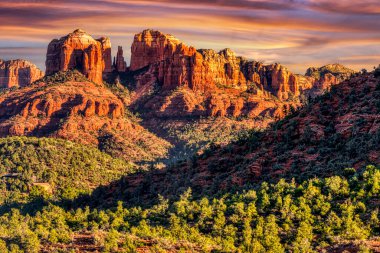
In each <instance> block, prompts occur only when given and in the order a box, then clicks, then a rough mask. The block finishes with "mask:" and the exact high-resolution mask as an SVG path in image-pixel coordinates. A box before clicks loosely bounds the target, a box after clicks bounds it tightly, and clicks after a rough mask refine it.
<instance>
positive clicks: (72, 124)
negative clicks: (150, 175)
mask: <svg viewBox="0 0 380 253" xmlns="http://www.w3.org/2000/svg"><path fill="white" fill-rule="evenodd" d="M71 73H72V72H71V71H68V72H65V73H63V72H59V73H56V74H55V75H54V76H48V77H46V78H45V79H44V80H43V81H41V82H40V83H36V84H34V85H30V86H27V87H24V88H22V89H17V90H15V91H11V92H8V93H6V94H2V95H1V96H0V136H1V137H5V136H9V135H18V136H21V135H25V136H37V137H40V136H46V137H56V138H63V139H68V140H72V141H75V142H79V143H83V144H88V145H93V146H96V147H99V148H101V149H102V150H104V151H106V152H109V153H112V154H115V155H117V156H123V157H125V158H127V159H128V160H131V161H136V160H138V161H143V160H151V159H154V158H156V157H159V156H162V155H164V154H165V152H166V149H167V147H168V146H169V144H168V143H167V142H166V141H164V140H162V139H160V138H158V137H156V136H155V135H153V134H151V133H150V132H148V131H147V130H145V129H144V128H143V127H141V126H140V125H139V124H138V123H137V122H135V121H133V120H131V119H130V118H128V117H127V116H126V109H125V107H124V104H123V102H122V101H121V100H120V99H119V98H118V97H117V96H116V95H114V94H113V93H112V92H111V91H110V90H109V89H107V88H105V87H103V86H99V85H96V84H94V83H92V82H90V81H88V80H86V79H85V77H83V76H81V75H80V74H79V73H78V74H74V78H68V76H69V75H71ZM77 75H79V77H78V76H77ZM62 80H66V81H62Z"/></svg>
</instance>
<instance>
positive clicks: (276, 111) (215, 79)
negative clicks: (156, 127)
mask: <svg viewBox="0 0 380 253" xmlns="http://www.w3.org/2000/svg"><path fill="white" fill-rule="evenodd" d="M322 69H323V70H322ZM129 70H130V75H132V77H133V79H132V80H133V81H134V83H132V84H131V83H129V84H128V83H127V86H129V87H132V90H133V91H134V94H133V96H132V108H138V109H137V110H138V111H139V110H140V111H142V112H143V113H144V114H145V113H148V114H149V115H150V116H155V117H164V118H170V117H177V118H178V117H192V116H195V117H199V116H202V117H207V116H230V117H249V118H252V119H257V118H259V117H268V118H272V119H273V118H281V117H283V116H284V115H285V114H286V111H288V110H289V108H290V107H298V106H299V105H300V95H302V94H303V95H304V96H305V95H310V94H311V95H312V94H314V93H321V92H322V91H323V90H326V89H328V88H329V87H330V86H331V85H333V84H334V85H335V84H337V83H339V82H340V81H342V80H344V79H346V78H348V77H349V76H350V75H351V74H352V73H354V71H352V70H349V69H347V68H344V67H343V66H342V67H341V68H339V67H338V65H330V67H329V66H326V67H323V68H321V70H319V71H320V72H318V73H319V74H317V71H318V69H314V68H311V69H309V70H308V73H307V75H305V76H302V75H296V74H293V73H291V72H290V71H289V70H287V69H286V68H285V67H284V66H282V65H280V64H277V63H276V64H270V65H264V64H263V63H261V62H256V61H249V60H246V59H244V58H243V57H239V56H236V55H235V53H234V52H233V51H232V50H230V49H224V50H222V51H220V52H215V51H214V50H196V49H195V48H194V47H191V46H187V45H185V44H184V43H182V42H181V41H180V40H178V39H177V38H175V37H174V36H172V35H165V34H163V33H161V32H158V31H153V30H145V31H143V32H142V33H139V34H136V35H135V38H134V41H133V44H132V48H131V67H130V69H129ZM331 71H335V72H333V73H330V72H331ZM334 74H335V75H334Z"/></svg>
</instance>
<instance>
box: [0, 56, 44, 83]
mask: <svg viewBox="0 0 380 253" xmlns="http://www.w3.org/2000/svg"><path fill="white" fill-rule="evenodd" d="M43 76H44V73H43V72H42V71H41V70H40V69H39V68H37V66H36V65H34V64H32V63H30V62H28V61H25V60H11V61H3V60H0V87H1V88H10V87H13V86H15V87H23V86H27V85H30V84H31V83H33V82H34V81H36V80H38V79H40V78H42V77H43Z"/></svg>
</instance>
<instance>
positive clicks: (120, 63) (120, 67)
mask: <svg viewBox="0 0 380 253" xmlns="http://www.w3.org/2000/svg"><path fill="white" fill-rule="evenodd" d="M114 67H115V69H116V70H117V71H118V72H125V71H126V70H127V63H126V62H125V60H124V55H123V48H122V47H121V46H119V47H118V48H117V54H116V58H115V59H114Z"/></svg>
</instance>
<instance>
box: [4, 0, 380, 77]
mask: <svg viewBox="0 0 380 253" xmlns="http://www.w3.org/2000/svg"><path fill="white" fill-rule="evenodd" d="M79 27H80V28H82V29H85V30H87V31H88V32H89V33H91V34H93V35H94V36H95V37H97V36H109V37H111V41H112V43H113V44H114V45H123V46H124V48H125V50H124V51H125V52H126V54H127V57H128V56H129V55H130V53H129V52H128V48H129V47H130V45H131V43H132V39H133V35H134V34H135V33H137V32H140V31H141V30H142V29H145V28H153V29H159V30H162V31H163V32H166V33H171V34H173V35H175V36H177V37H179V38H180V39H181V40H183V41H184V42H185V43H187V44H191V45H194V46H196V47H197V48H214V49H216V50H218V49H222V48H225V47H231V48H232V49H234V50H236V51H237V52H238V53H240V54H243V55H245V56H247V57H250V58H256V59H260V60H266V61H267V62H274V61H276V62H282V63H285V64H287V65H289V68H290V69H292V70H294V71H296V72H303V71H304V70H305V69H306V68H307V67H308V66H309V65H315V64H323V63H329V62H338V61H341V62H344V63H345V64H347V65H349V66H351V67H354V68H357V69H358V68H362V67H368V68H369V67H370V66H371V65H373V63H374V62H376V60H377V59H378V58H377V56H378V55H380V52H379V51H380V29H378V28H379V27H380V2H379V1H378V0H362V1H352V0H350V1H348V0H340V1H330V0H265V1H264V0H234V1H231V0H178V1H169V0H155V1H152V0H82V1H74V0H60V1H58V0H57V1H55V0H50V1H48V0H34V1H27V0H19V1H17V0H16V1H14V0H12V1H10V0H3V1H1V2H0V58H16V57H18V58H20V57H21V58H27V59H31V58H33V61H35V62H36V63H37V64H38V65H39V66H40V67H41V68H44V66H43V65H44V58H45V52H43V51H44V50H42V48H43V47H44V46H45V47H46V46H47V44H48V43H49V41H50V40H51V39H53V38H58V37H61V36H63V35H65V34H67V33H69V32H71V31H73V30H74V29H76V28H79ZM15 46H17V47H18V50H17V52H16V51H15V50H13V49H14V48H15ZM12 48H13V49H12ZM33 48H34V49H33ZM114 48H115V47H114ZM366 55H367V56H368V55H374V56H373V57H370V58H369V57H365V56H366ZM360 56H363V57H361V58H360ZM377 61H379V62H380V59H378V60H377ZM359 65H360V66H359Z"/></svg>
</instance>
